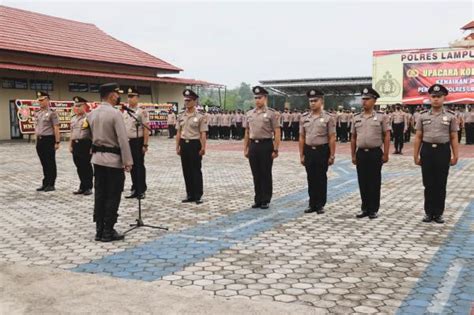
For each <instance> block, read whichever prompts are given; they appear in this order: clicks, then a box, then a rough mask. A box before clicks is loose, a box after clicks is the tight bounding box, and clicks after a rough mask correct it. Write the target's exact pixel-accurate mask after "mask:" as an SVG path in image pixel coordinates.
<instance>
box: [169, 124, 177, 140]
mask: <svg viewBox="0 0 474 315" xmlns="http://www.w3.org/2000/svg"><path fill="white" fill-rule="evenodd" d="M175 135H176V128H175V125H168V138H170V139H172V138H173V137H174V136H175Z"/></svg>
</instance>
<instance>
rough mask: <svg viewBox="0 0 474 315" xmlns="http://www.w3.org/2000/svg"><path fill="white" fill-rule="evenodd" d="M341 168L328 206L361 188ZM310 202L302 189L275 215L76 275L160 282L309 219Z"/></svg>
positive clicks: (218, 222)
mask: <svg viewBox="0 0 474 315" xmlns="http://www.w3.org/2000/svg"><path fill="white" fill-rule="evenodd" d="M336 166H337V168H336V169H335V171H336V173H338V175H339V176H337V177H335V178H333V179H331V180H330V181H329V188H331V189H328V191H329V193H328V203H329V202H334V201H335V200H337V199H340V198H342V197H344V196H346V195H347V194H349V193H353V192H355V191H356V190H357V188H358V186H357V178H355V177H354V168H353V167H352V165H351V164H350V161H349V160H343V161H340V162H338V163H337V164H336ZM307 200H308V193H307V189H303V190H299V191H297V192H294V193H292V194H289V195H286V196H284V197H281V198H277V199H275V200H274V201H273V202H272V205H271V208H270V211H268V210H266V211H265V210H259V209H258V210H256V209H251V208H249V209H245V210H243V211H240V212H237V213H234V214H231V215H228V216H225V217H219V218H216V219H214V220H212V221H210V222H207V223H204V224H199V225H197V226H195V227H191V228H188V229H185V230H182V231H179V232H176V233H170V234H167V235H164V236H162V237H160V238H159V239H156V240H153V241H150V242H148V243H145V244H143V245H139V246H137V247H134V248H130V249H127V250H125V251H123V252H120V253H116V254H114V255H111V256H106V257H103V258H102V259H99V260H95V261H93V262H91V263H87V264H82V265H80V266H78V267H76V268H74V269H73V271H77V272H88V273H98V274H108V275H112V276H114V277H120V278H129V279H140V280H145V281H153V280H157V279H159V278H161V277H163V276H166V275H169V274H171V273H173V272H176V271H180V270H182V269H184V267H185V266H188V265H191V264H193V263H196V262H199V261H202V260H203V259H204V258H207V257H211V256H213V255H215V254H217V253H218V252H219V251H221V250H223V249H226V248H229V247H231V246H233V245H235V244H236V243H239V242H241V241H243V240H246V239H249V238H251V237H253V236H255V235H257V234H259V233H261V232H264V231H267V230H271V229H272V228H274V227H275V226H278V225H280V224H283V223H286V222H289V221H291V220H293V219H294V218H296V217H299V216H301V215H303V211H302V209H304V208H305V206H306V204H307Z"/></svg>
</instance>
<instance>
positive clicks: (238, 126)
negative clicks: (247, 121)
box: [235, 122, 244, 140]
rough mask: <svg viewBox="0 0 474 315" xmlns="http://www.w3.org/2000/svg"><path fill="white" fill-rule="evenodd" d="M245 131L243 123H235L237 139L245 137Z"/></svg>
mask: <svg viewBox="0 0 474 315" xmlns="http://www.w3.org/2000/svg"><path fill="white" fill-rule="evenodd" d="M243 131H244V129H243V128H242V123H241V122H238V123H235V132H236V137H235V139H237V140H240V139H242V138H243Z"/></svg>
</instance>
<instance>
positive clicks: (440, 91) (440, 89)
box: [428, 84, 449, 96]
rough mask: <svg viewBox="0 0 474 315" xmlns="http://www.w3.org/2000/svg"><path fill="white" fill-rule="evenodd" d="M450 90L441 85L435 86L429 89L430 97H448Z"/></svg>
mask: <svg viewBox="0 0 474 315" xmlns="http://www.w3.org/2000/svg"><path fill="white" fill-rule="evenodd" d="M448 93H449V92H448V89H447V88H445V87H444V86H443V85H441V84H433V85H432V86H430V88H429V89H428V94H430V95H435V96H439V95H445V96H446V95H448Z"/></svg>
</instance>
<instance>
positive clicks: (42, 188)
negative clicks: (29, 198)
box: [36, 186, 46, 191]
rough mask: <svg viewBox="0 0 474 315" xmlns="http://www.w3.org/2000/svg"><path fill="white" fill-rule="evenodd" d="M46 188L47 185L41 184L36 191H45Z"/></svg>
mask: <svg viewBox="0 0 474 315" xmlns="http://www.w3.org/2000/svg"><path fill="white" fill-rule="evenodd" d="M45 188H46V187H45V186H41V187H38V188H36V191H44V189H45Z"/></svg>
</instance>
